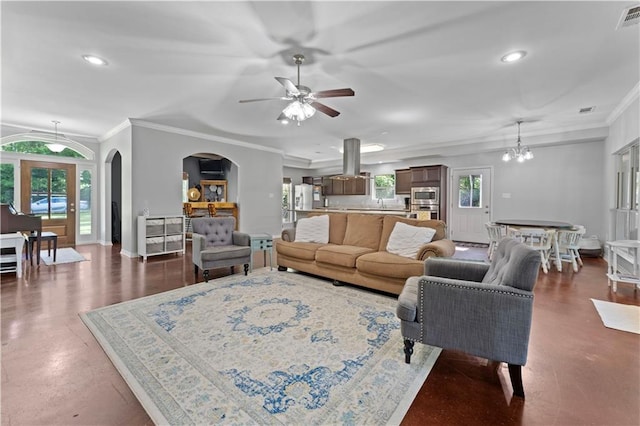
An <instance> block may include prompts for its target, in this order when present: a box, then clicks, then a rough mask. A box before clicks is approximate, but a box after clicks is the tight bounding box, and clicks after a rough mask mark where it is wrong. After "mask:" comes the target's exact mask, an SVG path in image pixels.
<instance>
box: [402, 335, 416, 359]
mask: <svg viewBox="0 0 640 426" xmlns="http://www.w3.org/2000/svg"><path fill="white" fill-rule="evenodd" d="M413 344H414V343H413V341H412V340H409V339H404V362H406V363H407V364H411V355H412V354H413Z"/></svg>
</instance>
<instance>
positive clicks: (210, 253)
mask: <svg viewBox="0 0 640 426" xmlns="http://www.w3.org/2000/svg"><path fill="white" fill-rule="evenodd" d="M191 225H192V227H193V235H192V249H193V250H192V255H193V264H194V265H195V274H196V280H198V269H199V268H201V269H202V270H203V273H202V275H203V277H204V280H205V281H209V269H215V268H223V267H226V266H230V267H231V273H233V267H234V266H235V265H242V264H244V274H245V275H247V273H248V271H249V263H250V261H251V239H250V238H249V234H245V233H243V232H238V231H235V230H234V229H235V227H236V219H235V218H234V217H233V216H219V217H202V218H193V219H192V220H191Z"/></svg>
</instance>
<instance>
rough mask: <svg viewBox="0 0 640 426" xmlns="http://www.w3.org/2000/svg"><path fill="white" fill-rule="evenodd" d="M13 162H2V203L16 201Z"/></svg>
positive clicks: (0, 195) (0, 189) (0, 174)
mask: <svg viewBox="0 0 640 426" xmlns="http://www.w3.org/2000/svg"><path fill="white" fill-rule="evenodd" d="M14 170H15V169H14V167H13V164H9V163H6V164H0V203H3V204H9V203H13V202H14V198H13V197H14V195H15V184H14V182H15V177H14Z"/></svg>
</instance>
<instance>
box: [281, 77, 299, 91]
mask: <svg viewBox="0 0 640 426" xmlns="http://www.w3.org/2000/svg"><path fill="white" fill-rule="evenodd" d="M275 79H276V80H278V83H280V84H282V85H283V86H284V88H285V89H286V91H287V93H291V94H292V95H294V96H298V95H299V94H300V91H299V90H298V88H297V87H296V85H295V84H293V81H291V80H289V79H288V78H284V77H275Z"/></svg>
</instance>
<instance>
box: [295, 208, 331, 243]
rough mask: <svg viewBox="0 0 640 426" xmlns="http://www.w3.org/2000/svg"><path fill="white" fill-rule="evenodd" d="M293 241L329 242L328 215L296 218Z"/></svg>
mask: <svg viewBox="0 0 640 426" xmlns="http://www.w3.org/2000/svg"><path fill="white" fill-rule="evenodd" d="M295 241H296V242H303V243H322V244H327V243H328V242H329V215H326V214H324V215H321V216H312V217H305V218H304V219H300V220H298V223H297V225H296V239H295Z"/></svg>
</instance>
